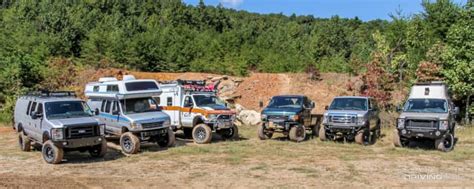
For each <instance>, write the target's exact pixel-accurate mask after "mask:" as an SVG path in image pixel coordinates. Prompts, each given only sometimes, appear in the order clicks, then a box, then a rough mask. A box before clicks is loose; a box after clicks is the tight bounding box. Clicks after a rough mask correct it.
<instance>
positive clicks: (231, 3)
mask: <svg viewBox="0 0 474 189" xmlns="http://www.w3.org/2000/svg"><path fill="white" fill-rule="evenodd" d="M219 2H221V3H222V4H223V5H224V6H228V7H232V8H237V7H239V6H240V4H242V3H243V2H244V0H219Z"/></svg>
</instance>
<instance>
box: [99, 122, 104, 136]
mask: <svg viewBox="0 0 474 189" xmlns="http://www.w3.org/2000/svg"><path fill="white" fill-rule="evenodd" d="M99 130H100V135H105V124H101V125H99Z"/></svg>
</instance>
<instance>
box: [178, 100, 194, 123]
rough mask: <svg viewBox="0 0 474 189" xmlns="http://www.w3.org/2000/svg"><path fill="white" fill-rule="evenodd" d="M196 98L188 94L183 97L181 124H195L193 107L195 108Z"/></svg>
mask: <svg viewBox="0 0 474 189" xmlns="http://www.w3.org/2000/svg"><path fill="white" fill-rule="evenodd" d="M194 105H195V103H194V99H193V98H192V96H190V95H187V96H185V97H184V99H183V108H181V111H180V118H181V125H183V126H193V118H194V117H193V113H192V111H193V109H194V107H195V106H194Z"/></svg>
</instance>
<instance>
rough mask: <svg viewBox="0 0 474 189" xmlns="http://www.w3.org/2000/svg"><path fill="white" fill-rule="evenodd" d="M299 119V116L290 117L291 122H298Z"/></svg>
mask: <svg viewBox="0 0 474 189" xmlns="http://www.w3.org/2000/svg"><path fill="white" fill-rule="evenodd" d="M299 119H300V116H299V115H292V116H290V120H292V121H298V120H299Z"/></svg>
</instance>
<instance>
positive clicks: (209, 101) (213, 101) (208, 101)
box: [193, 95, 225, 107]
mask: <svg viewBox="0 0 474 189" xmlns="http://www.w3.org/2000/svg"><path fill="white" fill-rule="evenodd" d="M193 97H194V101H195V102H196V106H201V107H202V106H215V105H222V106H225V105H224V102H222V101H221V100H219V99H218V98H217V97H216V96H213V95H193Z"/></svg>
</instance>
